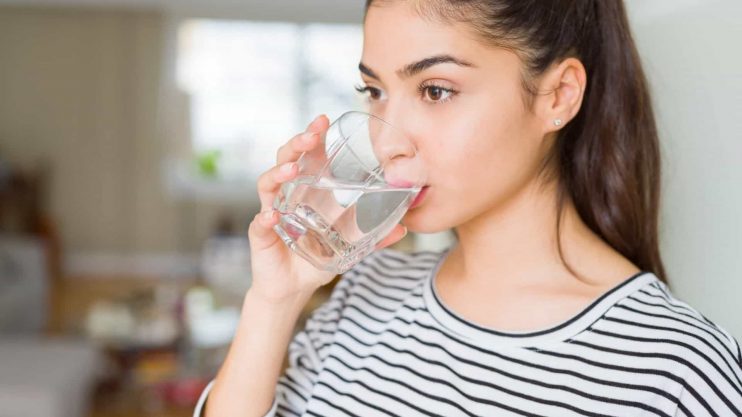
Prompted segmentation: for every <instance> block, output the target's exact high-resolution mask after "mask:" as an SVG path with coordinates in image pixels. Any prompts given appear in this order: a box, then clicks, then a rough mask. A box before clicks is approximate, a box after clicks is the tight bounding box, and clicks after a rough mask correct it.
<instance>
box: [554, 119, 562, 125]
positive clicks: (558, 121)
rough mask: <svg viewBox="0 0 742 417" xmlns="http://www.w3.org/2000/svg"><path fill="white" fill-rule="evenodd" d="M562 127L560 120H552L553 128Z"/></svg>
mask: <svg viewBox="0 0 742 417" xmlns="http://www.w3.org/2000/svg"><path fill="white" fill-rule="evenodd" d="M561 125H562V119H554V126H561Z"/></svg>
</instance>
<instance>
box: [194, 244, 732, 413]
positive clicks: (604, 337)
mask: <svg viewBox="0 0 742 417" xmlns="http://www.w3.org/2000/svg"><path fill="white" fill-rule="evenodd" d="M447 253H448V251H443V252H428V251H426V252H416V253H412V254H408V253H404V252H400V251H396V250H392V249H384V250H381V251H377V252H375V253H373V254H371V255H369V256H368V257H367V258H365V259H364V260H363V261H362V262H361V263H360V264H358V265H356V266H355V267H354V268H353V269H351V270H350V271H348V272H346V273H345V274H344V275H343V277H342V279H341V280H340V281H339V282H338V284H337V285H336V287H335V288H334V290H333V293H332V295H331V297H330V299H329V300H328V301H327V302H326V303H324V304H323V305H322V306H321V307H319V308H318V309H317V310H315V311H314V312H313V313H312V315H311V317H310V318H309V319H308V321H307V323H306V326H305V328H304V330H302V331H301V332H300V333H298V334H297V335H296V336H295V337H294V339H293V340H292V342H291V343H290V345H289V363H290V366H289V368H288V369H287V370H286V372H285V373H284V374H283V375H282V376H281V377H280V379H279V383H278V386H277V387H276V397H275V399H274V402H273V406H272V408H271V410H270V411H269V413H268V414H267V416H322V417H327V416H362V417H374V416H402V417H413V416H445V417H451V416H498V417H499V416H555V417H566V416H632V417H637V416H688V417H690V416H694V417H698V416H742V411H741V410H742V364H741V355H742V354H741V353H740V347H739V344H738V343H737V340H735V338H734V337H733V336H731V335H730V334H729V333H728V332H727V331H726V330H724V329H723V328H721V327H719V326H718V325H716V324H715V323H713V322H711V321H710V320H708V319H707V318H705V317H704V316H703V315H702V314H701V313H699V312H698V311H697V310H696V309H694V308H693V307H691V306H689V305H688V304H687V303H685V302H683V301H681V300H679V299H677V298H676V297H675V296H674V295H673V294H672V293H671V292H670V291H669V288H668V287H667V286H666V285H665V284H664V283H663V282H662V281H660V280H659V279H658V278H657V277H656V276H655V275H654V274H652V273H651V272H642V273H639V274H637V275H635V276H632V277H630V278H627V279H626V280H625V281H624V282H622V283H621V284H619V285H617V286H616V287H614V288H613V289H611V290H610V291H608V292H606V293H604V294H603V295H602V296H600V297H599V298H597V299H596V300H595V301H594V302H593V303H591V304H590V305H589V306H588V307H586V308H585V309H584V310H583V311H581V312H580V313H579V314H577V315H576V316H574V317H573V318H571V319H569V320H567V321H565V322H563V323H561V324H559V325H557V326H554V327H551V328H549V329H545V330H541V331H536V332H529V333H510V332H500V331H496V330H494V329H491V328H486V327H481V326H478V325H476V324H474V323H471V322H469V321H467V320H465V319H463V318H461V317H459V316H457V315H456V313H455V312H453V311H451V310H450V309H449V308H448V307H447V306H446V305H444V304H443V303H442V302H441V300H440V298H439V297H438V295H437V294H436V291H435V286H434V282H433V280H434V278H435V274H436V271H437V269H438V266H439V265H440V263H441V261H442V260H443V259H444V258H445V255H446V254H447ZM208 391H209V388H207V389H206V390H205V391H204V393H203V395H202V397H201V401H200V403H199V405H198V406H197V409H196V415H199V414H200V413H201V408H202V406H203V402H204V401H205V399H206V397H207V394H208Z"/></svg>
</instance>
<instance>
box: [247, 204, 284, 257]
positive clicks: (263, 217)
mask: <svg viewBox="0 0 742 417" xmlns="http://www.w3.org/2000/svg"><path fill="white" fill-rule="evenodd" d="M277 223H278V216H277V212H276V211H275V210H272V209H271V210H266V211H263V212H260V213H258V214H256V215H255V217H254V218H253V221H252V222H250V226H249V227H248V230H247V235H248V239H249V241H250V247H251V248H253V249H256V250H265V249H268V248H270V247H271V246H273V245H275V244H276V243H278V242H280V241H281V238H280V237H279V236H278V234H276V232H275V231H274V230H273V226H275V225H276V224H277Z"/></svg>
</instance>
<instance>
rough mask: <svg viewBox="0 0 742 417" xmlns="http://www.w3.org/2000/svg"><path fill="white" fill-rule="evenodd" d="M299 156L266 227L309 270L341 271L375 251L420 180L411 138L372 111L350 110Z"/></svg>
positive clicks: (418, 160)
mask: <svg viewBox="0 0 742 417" xmlns="http://www.w3.org/2000/svg"><path fill="white" fill-rule="evenodd" d="M322 139H323V140H322V141H321V142H322V143H324V146H322V145H321V144H320V145H318V146H316V147H315V148H314V149H313V150H311V151H308V152H304V153H303V154H302V155H301V156H300V157H299V159H298V161H297V165H298V166H299V173H298V174H297V176H296V178H294V179H293V180H291V181H287V182H285V183H283V184H282V185H281V189H280V191H279V193H278V195H277V196H276V199H275V200H274V202H273V208H274V209H276V210H277V211H279V212H280V221H279V222H278V224H276V225H275V226H274V227H273V229H274V230H275V231H276V233H278V235H279V236H280V237H281V239H282V240H283V241H284V243H285V244H286V245H287V246H288V247H289V248H291V249H292V250H293V251H294V252H295V253H297V254H299V255H300V256H302V257H303V258H305V259H306V260H308V261H309V262H310V263H311V264H312V265H314V266H315V267H316V268H318V269H321V270H326V271H331V272H335V273H338V274H341V273H343V272H345V271H347V270H349V269H350V268H352V267H353V265H355V264H357V263H358V262H359V261H360V260H361V259H363V258H364V257H365V256H366V255H368V254H370V253H371V252H373V251H374V249H375V246H376V244H377V243H379V242H380V241H381V240H382V239H384V238H385V237H386V236H387V235H388V234H389V233H390V232H391V231H392V230H393V229H394V226H395V225H396V224H397V223H398V222H399V221H400V220H401V219H402V217H403V216H404V214H405V213H406V212H407V210H408V209H409V208H410V205H411V204H412V202H413V201H414V199H415V197H416V196H417V194H418V193H419V192H420V191H421V189H422V187H423V186H424V185H425V181H426V175H425V170H424V166H423V163H422V161H421V158H420V156H419V155H418V153H417V149H416V148H415V146H414V145H413V143H412V142H411V141H410V140H409V139H408V138H407V137H406V136H405V135H404V134H403V133H402V132H400V131H399V130H398V129H396V128H394V127H393V126H391V125H390V124H389V123H387V122H385V121H384V120H382V119H380V118H378V117H376V116H373V115H371V114H367V113H363V112H358V111H350V112H347V113H344V114H343V115H342V116H340V117H339V118H338V119H337V120H335V121H334V122H332V124H331V125H330V127H329V128H328V130H327V131H326V132H325V134H324V137H323V138H322Z"/></svg>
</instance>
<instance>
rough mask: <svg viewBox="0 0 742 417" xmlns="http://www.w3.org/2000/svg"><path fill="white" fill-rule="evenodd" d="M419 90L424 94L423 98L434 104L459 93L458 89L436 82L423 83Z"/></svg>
mask: <svg viewBox="0 0 742 417" xmlns="http://www.w3.org/2000/svg"><path fill="white" fill-rule="evenodd" d="M418 92H419V93H420V94H421V95H422V96H423V99H425V100H426V101H428V102H430V103H432V104H438V103H444V102H446V101H449V100H451V98H452V97H453V96H455V95H456V93H457V91H456V90H453V89H450V88H446V87H443V86H440V85H436V84H421V85H420V86H418Z"/></svg>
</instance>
